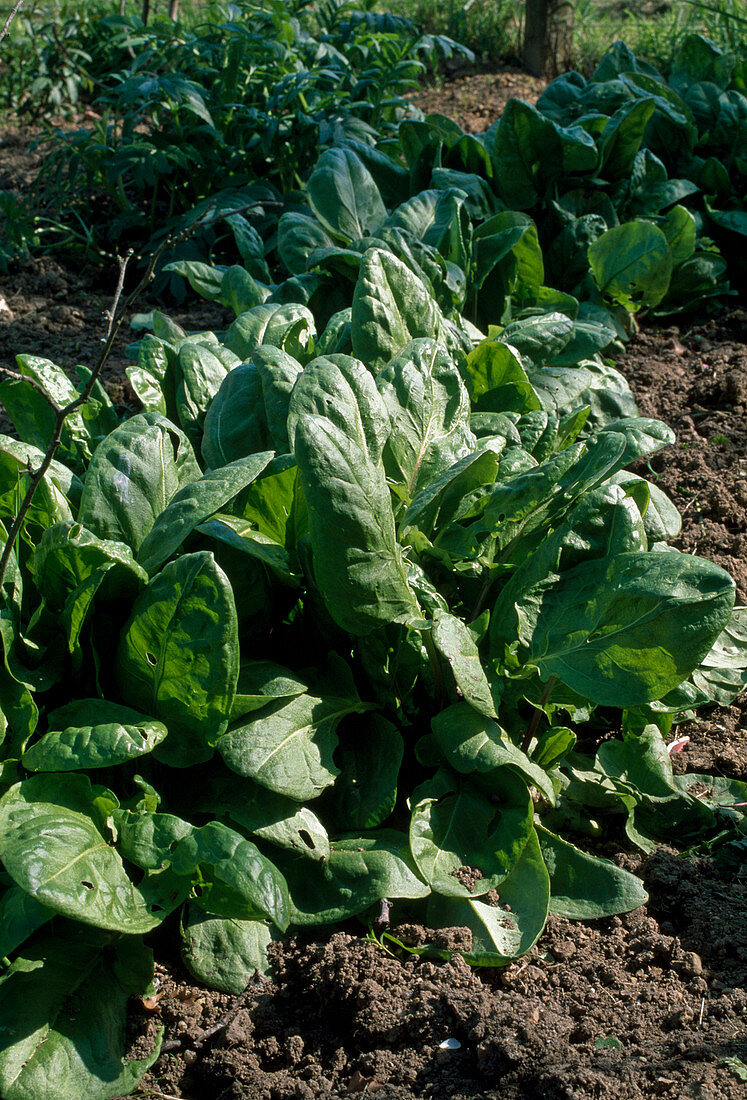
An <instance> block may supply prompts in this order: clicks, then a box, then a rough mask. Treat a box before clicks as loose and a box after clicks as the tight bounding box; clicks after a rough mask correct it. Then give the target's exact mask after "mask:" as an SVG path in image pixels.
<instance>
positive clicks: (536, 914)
mask: <svg viewBox="0 0 747 1100" xmlns="http://www.w3.org/2000/svg"><path fill="white" fill-rule="evenodd" d="M496 893H497V894H498V896H497V897H494V898H493V903H492V904H490V903H486V902H484V901H479V900H478V899H477V898H446V897H442V896H440V895H438V894H433V895H432V896H431V898H430V899H429V900H428V908H427V910H426V915H427V916H426V919H427V921H428V924H429V925H431V927H433V928H449V927H455V926H456V927H461V928H464V927H467V928H469V929H470V931H471V932H472V948H471V950H469V951H463V952H462V954H463V955H464V957H465V959H466V960H467V962H468V963H471V964H472V965H473V966H505V965H506V963H509V962H512V961H513V960H514V959H518V958H520V957H521V956H522V955H525V954H526V953H527V951H529V950H530V948H532V947H533V946H534V944H535V943H536V942H537V940H538V939H539V936H540V933H541V932H542V930H543V928H544V927H545V922H546V921H547V913H548V906H549V902H550V880H549V877H548V874H547V869H546V867H545V864H544V862H543V860H542V855H541V853H540V848H539V843H538V841H537V835H536V833H535V831H534V829H532V831H531V833H530V836H529V839H528V840H527V843H526V845H525V847H524V850H523V852H522V853H521V856H520V858H519V860H518V862H517V863H516V865H515V866H514V869H513V871H512V872H511V874H510V875H509V876H508V878H506V879H504V880H503V882H502V883H501V886H500V890H499V891H496ZM431 951H434V949H431ZM434 953H438V952H437V951H434Z"/></svg>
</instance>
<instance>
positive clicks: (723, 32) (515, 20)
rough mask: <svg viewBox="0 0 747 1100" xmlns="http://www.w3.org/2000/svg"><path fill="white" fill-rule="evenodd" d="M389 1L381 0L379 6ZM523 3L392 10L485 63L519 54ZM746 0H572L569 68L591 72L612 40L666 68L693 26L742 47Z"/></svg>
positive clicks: (419, 0) (423, 4)
mask: <svg viewBox="0 0 747 1100" xmlns="http://www.w3.org/2000/svg"><path fill="white" fill-rule="evenodd" d="M390 6H391V5H390V4H388V3H387V0H379V3H378V4H377V7H381V8H382V9H386V8H387V7H390ZM523 11H524V5H523V4H522V3H516V2H513V0H401V3H399V4H397V12H398V14H401V15H406V16H408V17H409V18H410V19H413V20H414V21H415V22H416V23H418V24H420V26H421V28H422V29H423V30H424V31H428V32H431V33H439V34H448V35H451V37H452V38H456V39H457V40H458V41H460V42H462V43H463V44H464V45H465V46H469V47H470V49H472V50H474V52H475V54H476V56H477V58H478V60H479V62H480V64H481V65H483V66H489V65H497V64H516V63H520V60H521V41H522V35H523ZM746 30H747V4H745V2H744V0H684V2H683V0H669V2H667V0H662V2H661V3H659V4H656V3H653V2H648V3H647V2H645V0H577V3H576V15H575V28H574V58H573V65H574V67H575V68H576V69H577V70H578V71H579V72H581V73H583V74H584V75H586V76H588V75H590V74H591V73H592V72H593V70H594V68H595V67H596V65H597V63H598V62H599V60H600V58H601V57H602V55H603V54H604V53H605V52H606V50H607V49H609V47H610V46H611V45H612V43H613V42H615V41H617V40H618V39H624V41H625V42H626V43H627V45H628V46H629V47H630V48H631V49H632V50H633V52H634V53H636V54H638V55H639V56H640V57H642V58H645V60H647V61H650V62H651V63H652V64H653V65H655V66H656V67H657V68H660V69H663V70H665V71H666V70H668V69H669V68H670V67H671V64H672V61H673V59H674V56H675V54H676V52H677V49H678V47H679V45H680V43H681V41H682V39H683V38H684V36H685V35H687V34H691V33H693V32H694V31H698V32H699V33H701V34H705V35H706V36H707V37H708V38H711V39H713V41H714V42H716V43H717V44H718V45H720V46H724V47H727V48H730V49H732V50H734V51H735V52H736V51H739V50H740V49H743V45H742V44H743V42H744V38H745V31H746Z"/></svg>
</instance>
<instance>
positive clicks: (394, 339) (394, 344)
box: [351, 248, 443, 373]
mask: <svg viewBox="0 0 747 1100" xmlns="http://www.w3.org/2000/svg"><path fill="white" fill-rule="evenodd" d="M442 328H443V318H442V314H441V311H440V310H439V308H438V306H437V305H436V302H435V301H434V299H433V297H432V295H431V293H430V291H429V290H428V288H427V287H426V285H425V284H424V283H423V281H422V280H421V279H419V278H418V276H417V275H414V274H413V273H412V272H411V271H410V269H409V268H408V267H406V266H405V264H403V263H402V261H401V260H398V259H397V257H396V256H393V255H392V253H391V252H383V251H382V250H381V249H376V248H371V249H369V251H368V252H366V253H365V255H364V256H363V260H362V261H361V266H360V273H359V275H358V281H357V283H356V285H355V293H354V295H353V314H352V319H351V335H352V340H353V353H354V354H355V355H356V356H357V357H358V358H359V359H361V360H362V361H363V362H364V363H365V364H366V365H367V366H368V368H369V370H371V371H373V372H374V373H377V372H378V371H380V370H381V369H382V367H385V366H386V364H387V363H388V362H389V361H390V360H391V359H393V358H394V356H395V355H398V354H399V352H401V351H402V349H403V348H404V347H405V346H406V345H407V344H409V343H410V341H411V340H415V339H417V338H418V337H423V336H429V337H432V338H435V339H436V340H438V339H439V337H440V336H441V335H442Z"/></svg>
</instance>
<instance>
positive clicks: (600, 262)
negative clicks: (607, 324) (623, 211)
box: [589, 220, 672, 313]
mask: <svg viewBox="0 0 747 1100" xmlns="http://www.w3.org/2000/svg"><path fill="white" fill-rule="evenodd" d="M589 263H590V264H591V270H592V274H593V275H594V280H595V282H596V284H597V286H598V287H599V289H600V291H601V292H602V294H606V295H607V296H608V297H610V298H612V299H613V301H615V302H619V303H620V305H621V306H624V307H625V309H627V310H629V311H630V312H631V313H633V312H635V310H637V309H639V308H640V307H641V306H642V305H645V306H655V305H658V304H659V302H660V301H661V300H662V298H663V297H664V295H665V294H666V292H667V290H668V288H669V280H670V278H671V276H672V253H671V252H670V250H669V245H668V244H667V238H666V237H665V236H664V234H663V233H662V231H661V229H659V227H658V226H656V225H651V224H650V223H649V222H642V221H635V220H634V221H630V222H626V223H625V225H618V226H615V227H614V229H608V230H607V232H606V233H603V234H602V236H601V237H599V238H598V239H597V240H596V241H594V243H593V244H592V245H590V247H589Z"/></svg>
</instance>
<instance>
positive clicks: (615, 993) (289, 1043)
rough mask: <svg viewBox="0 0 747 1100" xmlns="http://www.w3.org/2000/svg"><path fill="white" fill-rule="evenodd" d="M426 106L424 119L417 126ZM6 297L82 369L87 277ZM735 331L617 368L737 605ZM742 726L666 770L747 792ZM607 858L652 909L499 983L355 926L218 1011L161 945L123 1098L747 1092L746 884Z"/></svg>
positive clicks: (715, 736) (739, 719) (695, 728)
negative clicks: (645, 894) (141, 1059)
mask: <svg viewBox="0 0 747 1100" xmlns="http://www.w3.org/2000/svg"><path fill="white" fill-rule="evenodd" d="M512 94H514V93H513V92H512ZM444 102H445V106H444V107H442V109H443V110H445V111H450V110H451V107H450V105H449V104H448V102H447V101H444ZM434 107H435V104H434V103H433V102H432V101H430V100H429V101H428V103H427V109H429V110H431V109H434ZM488 109H489V108H488ZM487 121H489V119H487V118H482V121H480V122H479V123H478V126H484V125H485V124H486V122H487ZM3 169H4V170H7V164H6V163H4V164H3ZM6 186H7V184H6ZM113 282H114V280H113V279H112V285H113ZM2 289H3V293H4V297H5V301H6V303H7V307H8V308H7V310H6V311H4V312H0V354H1V355H2V361H3V362H5V363H6V364H12V359H13V356H14V355H15V354H18V353H23V352H27V353H31V354H35V355H40V356H48V357H49V358H51V359H53V360H54V361H55V362H57V363H59V364H60V365H62V366H65V367H71V366H73V365H74V364H75V363H81V364H83V365H87V366H89V367H90V366H93V364H94V363H95V361H96V359H97V357H98V354H99V350H100V346H101V335H102V334H103V331H104V321H103V317H102V315H103V313H104V311H105V310H106V309H107V308H108V307H109V305H110V296H109V295H108V294H104V295H102V294H101V293H100V291H101V289H102V280H101V278H100V277H96V278H95V279H94V278H92V279H90V280H89V279H87V278H86V277H85V276H80V275H76V274H72V273H71V272H69V271H68V270H66V269H65V268H64V267H61V266H60V265H58V264H57V263H55V262H52V261H38V262H29V263H27V264H25V265H22V266H21V267H20V269H19V271H18V272H17V273H15V274H14V275H13V276H12V277H6V278H5V280H4V283H3V287H2ZM138 308H139V309H145V308H147V303H143V302H141V303H139V304H138ZM169 312H170V314H171V315H172V316H174V317H175V319H177V320H181V321H183V322H184V323H186V324H188V326H189V327H190V328H191V329H194V328H201V327H211V328H220V327H222V326H223V325H224V324H225V323H227V322H228V321H229V320H230V317H229V315H228V314H226V313H225V312H224V311H223V310H222V309H221V307H219V306H214V305H205V304H202V303H199V304H196V303H193V302H190V306H189V310H188V311H187V310H185V311H184V312H183V313H180V312H179V311H174V310H170V311H169ZM746 331H747V313H745V312H744V311H743V310H740V309H735V310H733V311H732V312H730V313H728V314H726V315H725V316H722V317H719V318H715V319H711V320H707V321H705V322H704V321H702V320H701V321H700V322H699V323H698V324H694V325H690V324H689V323H687V322H684V321H680V322H679V323H678V325H677V326H670V327H667V328H665V329H661V328H658V329H654V328H647V327H645V326H644V328H643V331H642V333H641V334H639V335H638V336H637V337H635V338H634V340H633V341H632V342H631V344H630V346H629V348H628V351H627V353H626V355H625V356H624V358H623V359H622V360H621V361H620V362H619V363H618V364H617V365H618V367H619V368H620V369H621V370H622V371H623V373H624V374H625V375H626V377H627V378H628V380H629V382H630V385H631V387H632V389H633V391H634V394H635V396H636V398H637V400H638V403H639V406H640V409H641V412H642V413H643V414H645V415H647V416H653V417H660V418H661V419H663V420H665V421H666V422H667V423H668V424H670V425H671V426H672V427H673V428H674V430H675V432H676V433H677V443H676V444H675V445H674V446H672V447H669V448H666V449H665V450H663V451H661V452H659V453H658V454H657V455H655V456H654V458H653V459H652V460H651V462H650V465H649V467H648V470H647V471H646V476H647V477H649V478H650V479H651V480H655V481H656V484H658V485H659V486H660V487H661V488H663V489H664V490H665V491H666V492H667V493H668V494H669V496H670V497H671V498H672V500H673V501H674V503H675V504H676V505H677V507H678V508H679V510H680V512H682V514H683V520H684V524H683V531H682V535H681V536H680V538H679V540H677V542H676V543H675V545H676V546H677V547H678V548H679V549H682V550H684V551H686V552H697V553H698V554H699V555H701V556H703V557H707V558H710V559H711V560H713V561H715V562H717V563H718V564H719V565H722V566H723V567H724V568H725V569H727V570H728V571H729V572H730V573H731V574H732V575H733V576H734V578H735V580H736V582H737V586H738V602H740V603H745V602H747V555H745V548H746V547H747V346H746V345H745V333H746ZM130 335H131V334H130V333H129V332H128V331H127V330H123V331H122V333H121V334H120V337H119V339H118V341H117V344H116V346H115V349H114V353H113V355H112V357H111V359H110V360H109V363H108V366H107V369H106V372H105V375H104V380H105V384H106V386H107V389H108V390H109V392H110V395H111V396H112V399H113V400H114V401H115V403H117V404H119V405H124V406H131V404H132V402H133V395H132V391H131V390H130V389H129V385H128V383H127V382H126V380H125V378H124V373H123V371H124V366H125V363H126V358H125V347H126V345H127V343H128V342H129V339H130ZM746 707H747V704H745V703H743V704H742V705H740V704H739V703H737V704H735V705H733V706H731V707H728V708H721V709H716V710H713V711H711V712H708V713H704V714H702V715H701V716H700V717H699V718H698V720H697V721H695V722H692V723H689V724H688V725H686V726H683V727H679V728H678V730H677V735H678V736H687V737H689V738H690V741H689V743H688V744H686V745H685V747H684V749H683V750H682V751H681V752H680V753H679V754H677V755H676V756H675V757H674V761H675V769H676V770H677V771H684V770H687V771H696V772H703V773H711V774H715V775H723V776H727V777H733V778H737V779H742V780H745V779H747V746H746V745H745V736H744V726H745V708H746ZM599 854H602V855H605V856H607V857H609V858H612V859H614V860H615V862H617V863H618V864H620V865H621V866H624V867H625V868H626V869H628V870H631V871H633V872H635V873H637V874H640V876H641V877H642V878H643V881H644V883H645V885H646V888H647V890H648V891H649V894H650V901H649V903H648V905H647V906H645V907H642V908H640V909H637V910H635V911H634V912H632V913H630V914H628V915H625V916H623V917H613V918H609V919H605V920H597V921H593V922H588V923H570V922H568V921H565V920H561V919H557V918H552V919H551V920H550V923H549V924H548V927H547V929H546V931H545V933H544V934H543V936H542V937H541V939H540V940H539V942H538V944H537V945H536V946H535V947H534V948H533V949H532V951H531V952H530V953H529V955H527V956H525V957H524V958H523V959H521V960H520V961H519V962H517V963H515V964H513V965H511V966H509V967H507V968H505V969H497V970H480V971H477V970H475V971H473V970H471V969H470V968H469V967H468V966H467V964H466V963H465V962H464V961H463V959H462V958H461V956H460V955H459V954H458V953H457V954H454V955H453V956H452V958H451V959H450V961H448V962H445V963H434V962H431V961H426V960H424V959H420V958H418V957H416V956H410V955H407V954H406V953H404V952H403V951H401V950H400V949H394V948H393V949H392V950H391V951H390V950H388V949H387V950H385V949H384V947H385V946H386V941H384V947H383V946H382V945H381V944H375V943H372V942H366V941H365V940H364V939H363V938H362V936H363V935H364V933H365V929H364V928H363V927H362V926H361V925H357V924H355V923H350V924H347V925H345V926H342V928H339V927H338V928H336V929H334V930H333V931H331V932H330V933H329V934H328V935H324V934H319V933H318V932H317V933H315V934H313V935H296V936H293V937H291V938H290V939H289V940H287V941H286V942H285V943H284V944H282V945H277V946H275V947H274V948H273V949H272V956H273V961H274V967H275V971H274V978H273V979H272V980H271V981H268V980H264V979H263V980H260V979H257V980H255V981H253V982H251V983H250V985H249V987H248V989H247V991H246V992H245V993H244V994H242V995H241V996H240V997H238V998H232V997H230V996H227V995H225V994H220V993H213V992H209V991H207V990H205V989H204V988H202V987H198V986H196V985H194V984H193V983H192V982H191V981H190V979H189V977H188V976H187V974H186V972H185V971H184V970H183V969H182V968H181V965H180V963H179V960H178V957H177V956H176V947H175V945H174V944H173V943H172V942H169V940H168V939H167V938H166V937H165V936H164V935H163V934H160V933H158V932H156V933H154V934H153V935H152V936H151V942H152V945H153V947H154V950H155V955H156V960H157V975H158V978H159V986H158V990H157V993H156V996H155V997H153V998H151V999H149V1000H147V1001H146V1002H144V1003H143V1004H142V1005H139V1004H137V1005H135V1006H134V1012H133V1016H132V1024H131V1039H132V1053H134V1054H137V1055H138V1056H142V1055H143V1054H144V1053H146V1052H147V1051H148V1050H149V1049H151V1048H152V1042H153V1040H154V1037H155V1033H156V1031H157V1028H158V1026H160V1025H164V1026H165V1028H166V1046H165V1051H164V1054H163V1055H162V1057H161V1058H160V1059H159V1061H158V1062H157V1064H156V1066H155V1067H154V1069H153V1070H152V1071H151V1073H150V1074H148V1075H147V1076H146V1078H144V1079H143V1081H142V1083H141V1085H140V1087H139V1089H138V1092H137V1095H140V1096H142V1097H153V1098H158V1097H163V1098H167V1097H168V1098H173V1097H177V1096H179V1097H183V1098H184V1100H203V1098H205V1100H207V1098H208V1097H210V1098H211V1100H219V1098H220V1100H239V1098H241V1100H255V1098H256V1100H291V1098H301V1100H311V1098H315V1097H327V1096H329V1097H343V1096H349V1095H355V1094H364V1095H368V1094H372V1095H373V1094H375V1095H376V1096H377V1097H380V1098H381V1100H394V1098H399V1100H406V1098H409V1097H413V1098H419V1097H433V1098H434V1100H435V1098H439V1100H440V1098H441V1097H450V1098H454V1100H457V1098H464V1100H467V1098H475V1100H476V1098H478V1097H485V1098H489V1097H494V1096H495V1097H498V1096H500V1097H501V1098H502V1100H512V1098H519V1097H526V1098H530V1097H542V1098H543V1100H555V1098H558V1100H560V1098H563V1100H565V1098H567V1100H571V1098H574V1100H575V1098H578V1100H586V1098H590V1097H598V1096H604V1097H605V1098H607V1097H609V1098H612V1100H628V1098H630V1100H633V1098H637V1097H642V1096H646V1097H648V1096H664V1097H672V1098H675V1097H676V1098H679V1097H688V1098H693V1100H694V1098H701V1100H727V1098H729V1100H731V1098H732V1097H734V1096H735V1095H736V1093H737V1091H738V1090H739V1088H740V1085H741V1081H743V1080H744V1077H743V1076H742V1077H741V1078H740V1075H743V1074H746V1073H747V1070H745V1067H744V1063H745V1062H747V1043H746V1042H745V1030H746V1028H745V1025H746V1024H747V994H746V993H745V988H744V987H745V980H746V978H747V934H746V931H745V921H744V912H745V901H746V900H747V898H746V895H747V878H746V877H745V870H746V868H744V867H742V868H741V869H740V868H735V867H730V868H728V869H721V870H719V869H718V868H716V867H714V866H713V865H712V864H711V863H710V861H709V859H708V858H707V857H706V856H701V857H699V858H697V859H695V860H688V859H685V858H683V857H682V856H678V855H675V854H674V853H673V852H671V851H669V850H667V849H663V848H662V849H660V850H659V851H657V852H656V853H655V854H654V855H652V856H650V857H648V858H645V859H644V858H642V857H641V856H640V854H639V853H635V852H634V851H633V850H632V849H630V848H625V847H624V845H622V843H621V842H619V841H617V840H616V839H615V838H610V839H608V840H606V841H605V842H604V843H603V844H602V846H601V848H600V849H599ZM390 919H391V926H390V927H385V926H382V927H381V932H384V931H391V932H392V934H393V935H395V936H396V937H397V938H398V939H399V940H400V941H401V942H402V943H404V944H406V945H407V946H413V947H417V946H418V945H420V944H422V943H423V942H426V941H428V942H433V941H434V936H435V937H440V941H439V942H440V945H441V946H442V947H444V948H446V949H450V948H453V949H454V951H455V952H458V950H459V948H460V947H467V946H468V944H467V942H466V938H465V937H466V936H468V933H467V932H466V930H459V929H455V930H447V931H444V930H441V931H439V932H436V933H433V934H429V933H428V931H427V930H425V929H423V928H419V927H414V926H412V925H407V924H405V925H403V923H402V917H401V914H398V910H397V906H395V907H393V909H392V913H391V918H390ZM448 1040H456V1043H453V1042H452V1043H451V1044H448V1045H444V1044H446V1043H447V1041H448ZM457 1044H458V1045H457Z"/></svg>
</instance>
